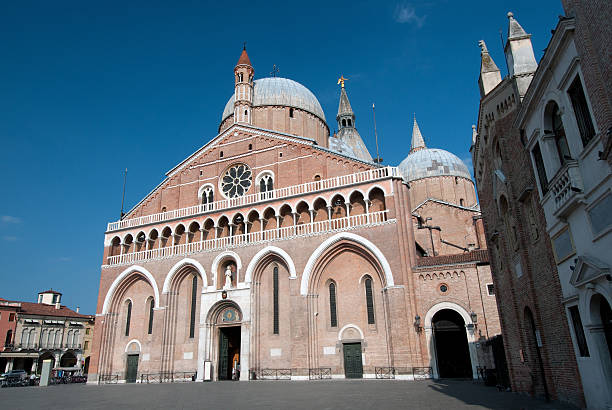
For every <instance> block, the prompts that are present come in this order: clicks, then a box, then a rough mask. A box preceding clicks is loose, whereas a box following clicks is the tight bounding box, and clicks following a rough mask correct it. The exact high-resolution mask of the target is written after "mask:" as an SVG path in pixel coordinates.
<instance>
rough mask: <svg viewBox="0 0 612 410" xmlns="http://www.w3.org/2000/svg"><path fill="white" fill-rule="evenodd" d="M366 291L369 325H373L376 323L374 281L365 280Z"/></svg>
mask: <svg viewBox="0 0 612 410" xmlns="http://www.w3.org/2000/svg"><path fill="white" fill-rule="evenodd" d="M365 291H366V307H367V308H368V324H369V325H373V324H374V323H376V322H375V321H374V299H373V297H372V279H370V278H366V280H365Z"/></svg>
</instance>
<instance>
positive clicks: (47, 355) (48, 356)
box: [36, 352, 55, 374]
mask: <svg viewBox="0 0 612 410" xmlns="http://www.w3.org/2000/svg"><path fill="white" fill-rule="evenodd" d="M45 360H51V368H52V369H53V368H54V367H55V356H53V354H52V353H51V352H45V353H43V354H41V355H40V357H39V358H38V365H37V366H36V372H37V373H38V374H40V372H41V370H42V365H43V361H45Z"/></svg>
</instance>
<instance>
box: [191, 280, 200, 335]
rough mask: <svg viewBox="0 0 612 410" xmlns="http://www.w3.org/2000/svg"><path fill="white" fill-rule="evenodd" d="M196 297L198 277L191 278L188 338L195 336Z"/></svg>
mask: <svg viewBox="0 0 612 410" xmlns="http://www.w3.org/2000/svg"><path fill="white" fill-rule="evenodd" d="M197 297H198V277H197V276H194V277H193V282H192V286H191V317H190V320H189V338H191V339H193V337H194V336H195V319H196V302H197Z"/></svg>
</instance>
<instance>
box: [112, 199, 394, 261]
mask: <svg viewBox="0 0 612 410" xmlns="http://www.w3.org/2000/svg"><path fill="white" fill-rule="evenodd" d="M388 212H389V211H388V210H384V211H377V212H371V213H365V214H359V215H351V216H347V217H344V218H337V219H327V220H324V221H318V222H310V223H305V224H299V225H292V226H286V227H280V228H275V229H269V230H260V231H256V232H248V233H244V234H238V235H232V236H226V237H221V238H214V239H208V240H201V241H197V242H191V243H184V244H180V245H175V246H168V247H164V248H157V249H150V250H145V251H140V252H132V253H125V254H122V255H115V256H109V257H108V258H107V265H110V266H113V265H123V264H131V263H136V262H142V261H146V260H153V259H163V258H170V257H173V256H178V255H188V254H193V253H198V252H210V251H216V250H221V249H228V248H236V247H241V246H250V245H258V244H261V243H266V242H271V241H280V240H287V239H292V238H295V237H303V236H314V235H322V234H326V233H332V232H337V231H344V230H350V229H355V228H360V227H368V226H377V225H382V224H385V223H392V222H395V219H389V218H388Z"/></svg>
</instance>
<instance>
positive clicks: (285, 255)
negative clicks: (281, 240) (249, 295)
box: [244, 246, 297, 283]
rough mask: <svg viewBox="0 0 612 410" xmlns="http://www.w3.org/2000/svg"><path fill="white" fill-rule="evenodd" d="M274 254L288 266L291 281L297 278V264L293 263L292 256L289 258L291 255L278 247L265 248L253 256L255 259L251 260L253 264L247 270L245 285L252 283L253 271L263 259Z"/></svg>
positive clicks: (250, 263)
mask: <svg viewBox="0 0 612 410" xmlns="http://www.w3.org/2000/svg"><path fill="white" fill-rule="evenodd" d="M272 253H273V254H276V255H278V256H280V257H281V258H282V259H283V260H284V261H285V263H286V264H287V267H288V268H289V278H290V279H296V278H297V273H296V270H295V264H294V263H293V259H291V256H289V254H288V253H287V252H285V251H284V250H282V249H281V248H278V247H276V246H266V247H265V248H263V249H262V250H260V251H259V252H257V253H256V254H255V256H253V259H251V262H249V266H247V270H246V273H245V275H244V282H245V283H250V282H251V280H252V277H253V271H254V270H255V267H256V266H257V264H258V263H259V261H260V260H261V259H263V258H264V257H265V256H267V255H269V254H272Z"/></svg>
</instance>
